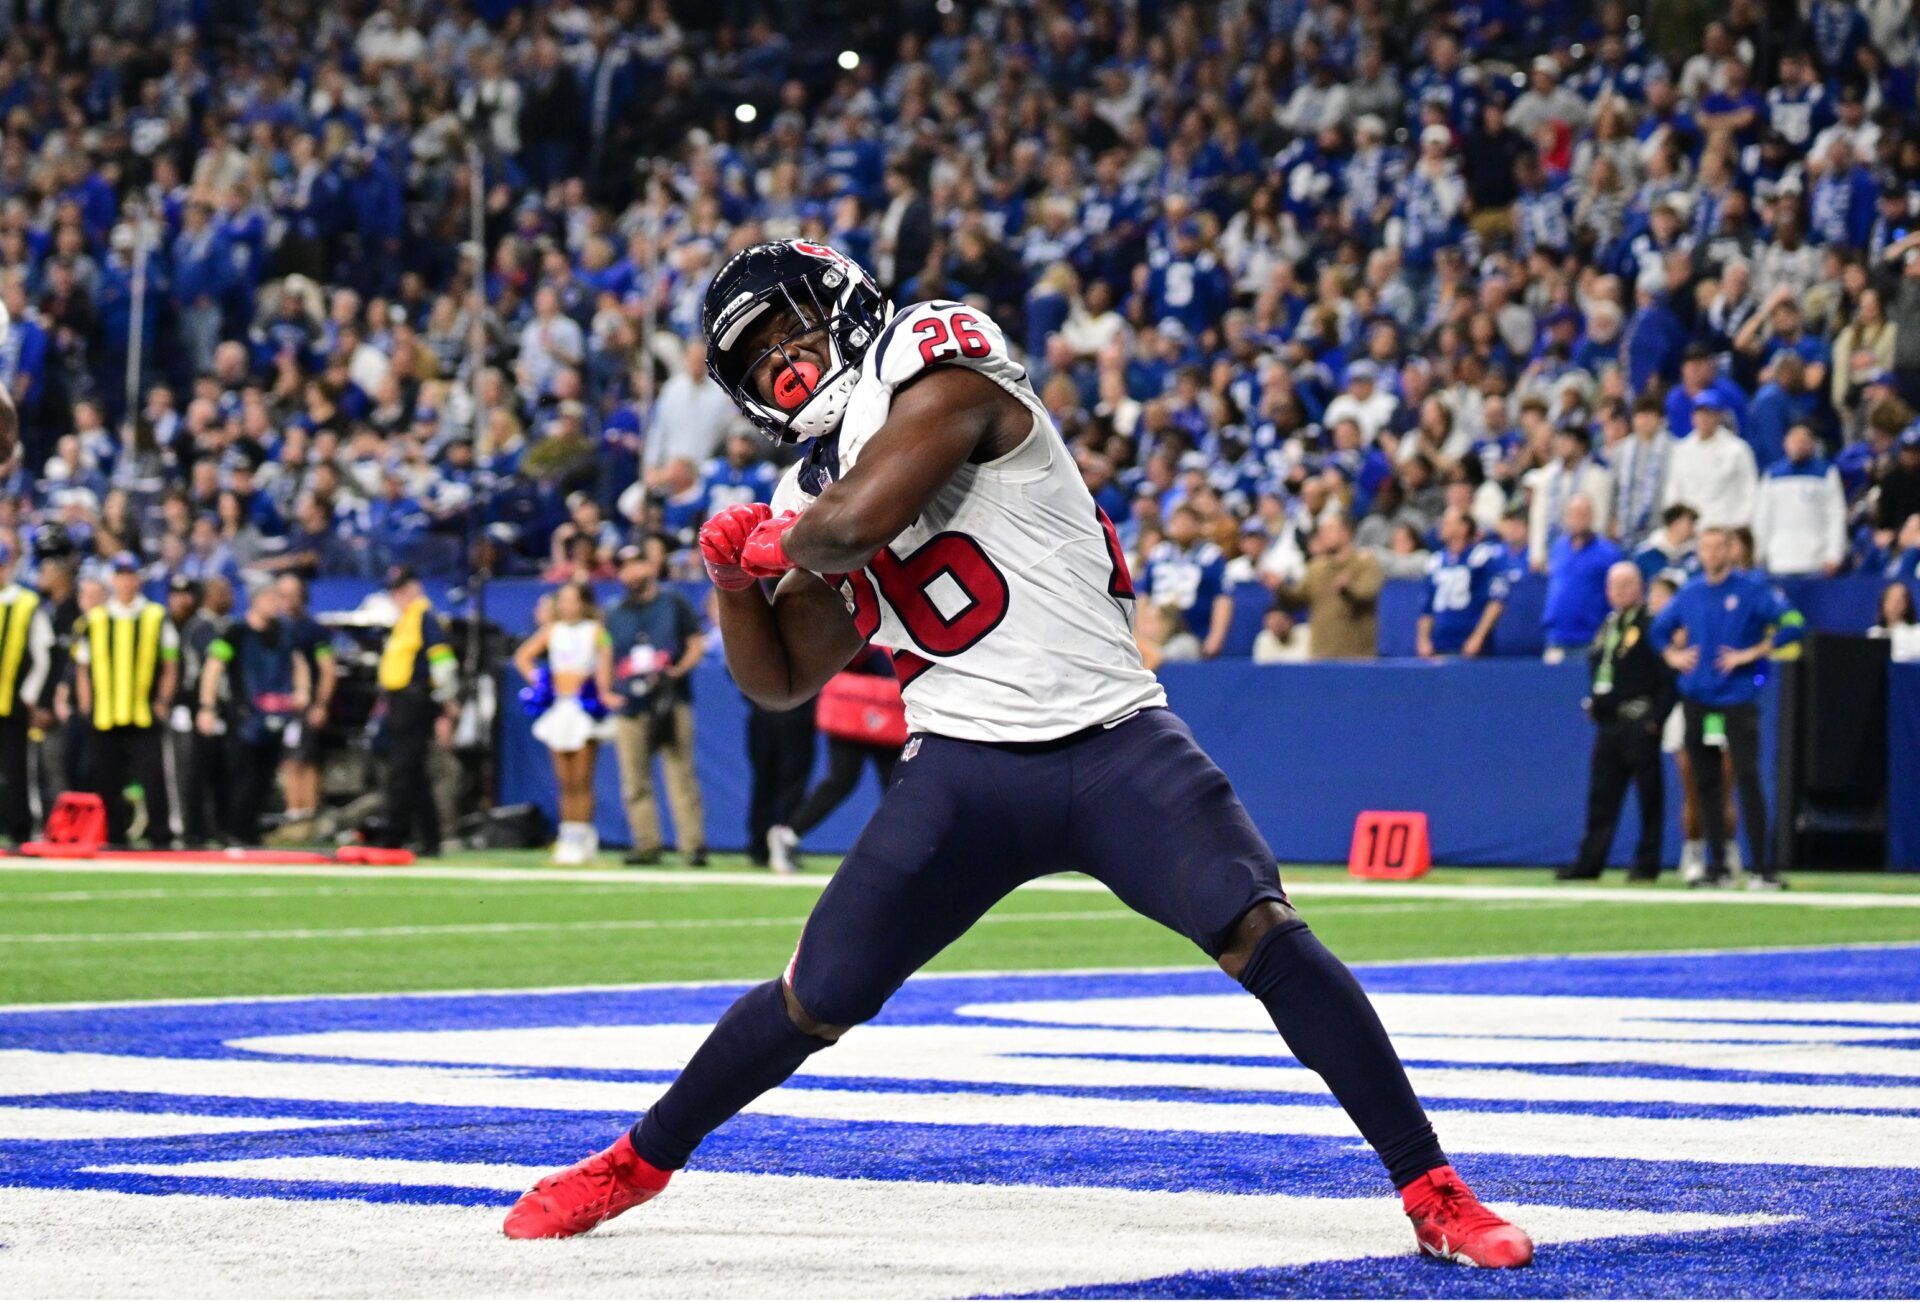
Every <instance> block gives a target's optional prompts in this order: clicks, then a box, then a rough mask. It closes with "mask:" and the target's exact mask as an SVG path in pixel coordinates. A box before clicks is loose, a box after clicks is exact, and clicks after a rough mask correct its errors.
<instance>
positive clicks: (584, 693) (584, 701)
mask: <svg viewBox="0 0 1920 1302" xmlns="http://www.w3.org/2000/svg"><path fill="white" fill-rule="evenodd" d="M580 708H581V709H582V710H584V711H585V712H586V716H587V717H588V718H589V719H592V720H593V721H594V722H595V723H598V722H600V720H602V719H604V718H606V717H607V703H606V702H605V701H603V700H601V699H600V689H599V687H598V686H596V685H595V684H594V681H593V680H592V679H591V678H589V679H588V680H587V681H586V684H585V685H584V686H583V687H581V689H580Z"/></svg>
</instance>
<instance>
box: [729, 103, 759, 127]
mask: <svg viewBox="0 0 1920 1302" xmlns="http://www.w3.org/2000/svg"><path fill="white" fill-rule="evenodd" d="M759 116H760V110H759V109H757V108H755V107H754V106H753V105H751V104H742V105H741V106H740V107H739V108H737V109H735V110H734V111H733V120H734V121H735V122H742V123H744V122H751V121H753V120H754V119H755V118H757V117H759Z"/></svg>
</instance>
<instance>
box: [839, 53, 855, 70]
mask: <svg viewBox="0 0 1920 1302" xmlns="http://www.w3.org/2000/svg"><path fill="white" fill-rule="evenodd" d="M859 66H860V52H859V51H858V50H842V51H840V71H842V72H852V71H853V70H854V69H855V68H857V67H859Z"/></svg>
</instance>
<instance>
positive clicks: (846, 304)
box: [701, 240, 893, 443]
mask: <svg viewBox="0 0 1920 1302" xmlns="http://www.w3.org/2000/svg"><path fill="white" fill-rule="evenodd" d="M770 312H776V313H780V314H782V315H784V316H786V317H787V318H788V320H787V322H786V323H785V324H784V325H783V327H782V329H781V330H780V331H779V332H777V333H776V334H775V335H774V336H773V338H772V339H771V340H767V339H765V338H764V333H763V332H760V331H755V330H754V328H753V327H754V325H755V324H756V323H757V322H760V321H762V320H763V319H764V318H766V317H767V314H768V313H770ZM892 315H893V306H892V304H890V303H888V302H887V300H886V299H885V298H884V297H883V296H882V295H881V293H880V290H879V288H878V287H877V286H876V285H875V284H874V283H873V278H872V277H870V276H869V275H867V273H866V272H865V271H863V270H862V269H861V268H860V267H859V265H858V264H856V263H855V262H854V261H853V259H851V258H849V257H847V256H846V255H845V254H842V253H840V252H838V251H837V250H834V249H830V248H828V247H827V246H825V245H824V244H813V243H809V242H808V241H806V240H776V241H772V242H769V243H765V244H755V245H752V246H751V247H748V248H745V249H742V250H741V251H740V252H738V253H736V254H734V255H733V257H731V258H729V259H728V260H727V263H726V265H725V266H723V267H721V268H720V271H719V274H718V275H716V276H715V277H714V278H713V283H712V284H711V285H709V286H708V287H707V299H706V304H705V306H704V308H703V309H702V312H701V326H702V328H703V329H704V330H705V332H706V336H707V371H708V373H709V374H711V375H712V376H713V379H714V382H715V383H716V384H718V385H719V386H720V387H721V388H723V389H725V390H726V391H727V396H728V397H730V398H732V399H733V401H734V403H735V404H736V405H737V406H738V407H739V408H740V410H741V411H743V412H745V413H746V416H747V419H748V420H750V421H752V422H753V423H754V425H755V427H756V428H758V429H759V430H760V432H761V433H763V434H765V435H767V436H768V437H769V438H773V439H777V440H779V441H781V442H783V443H798V442H800V441H802V440H805V439H810V438H814V437H817V436H818V435H821V434H831V433H832V432H833V431H834V430H836V429H838V428H839V426H840V421H841V418H842V417H844V416H845V415H846V414H847V403H848V401H849V400H850V399H851V398H852V397H853V386H854V382H855V381H856V380H857V379H858V378H859V371H860V361H861V359H862V358H864V357H865V356H866V354H867V350H868V349H869V348H871V347H873V342H874V340H876V339H878V338H879V337H880V331H881V328H882V327H884V326H885V325H886V323H887V318H888V317H890V316H892ZM814 335H817V336H819V339H818V342H817V343H816V342H813V341H811V340H809V350H810V351H812V352H815V353H823V354H825V355H826V357H827V358H828V365H827V369H826V371H825V372H824V373H822V372H821V371H820V368H819V367H817V366H815V365H814V364H813V363H812V362H810V361H807V360H804V359H801V358H796V357H794V356H792V355H791V354H790V353H789V351H788V350H789V349H790V348H791V347H792V346H793V345H794V344H796V343H799V342H800V341H801V340H807V339H809V336H814ZM749 336H751V337H752V339H753V340H754V342H753V343H752V344H749ZM775 355H777V356H778V357H779V358H780V360H781V361H782V362H783V363H784V364H783V365H782V366H780V367H779V369H778V370H777V371H776V372H775V375H774V382H773V394H772V395H771V396H772V398H773V405H769V404H768V403H766V402H763V401H761V399H760V395H758V394H756V393H755V392H754V391H753V389H752V388H751V386H750V379H751V377H752V375H753V373H754V371H755V369H757V368H758V367H759V366H760V364H761V363H762V362H764V361H765V360H766V359H767V358H768V357H770V356H775Z"/></svg>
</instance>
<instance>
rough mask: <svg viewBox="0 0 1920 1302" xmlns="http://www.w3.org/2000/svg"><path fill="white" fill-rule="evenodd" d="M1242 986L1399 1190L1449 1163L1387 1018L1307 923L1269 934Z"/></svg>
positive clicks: (1243, 975) (1242, 977)
mask: <svg viewBox="0 0 1920 1302" xmlns="http://www.w3.org/2000/svg"><path fill="white" fill-rule="evenodd" d="M1240 984H1241V985H1243V986H1245V987H1246V988H1247V991H1248V993H1250V994H1252V995H1253V997H1254V998H1256V999H1258V1000H1259V1001H1260V1002H1261V1003H1262V1004H1263V1005H1265V1007H1266V1010H1267V1014H1268V1016H1270V1017H1272V1018H1273V1024H1274V1026H1275V1027H1276V1028H1278V1029H1279V1031H1280V1038H1281V1039H1283V1040H1285V1041H1286V1042H1287V1048H1288V1049H1290V1050H1291V1051H1292V1052H1293V1056H1294V1057H1295V1058H1297V1059H1299V1060H1300V1063H1301V1065H1302V1066H1304V1067H1306V1068H1308V1069H1309V1070H1311V1071H1313V1072H1316V1073H1317V1074H1318V1075H1319V1076H1320V1078H1321V1079H1322V1080H1324V1081H1326V1083H1327V1088H1329V1089H1330V1090H1332V1091H1333V1096H1334V1098H1336V1099H1338V1100H1339V1101H1340V1106H1341V1107H1343V1108H1345V1109H1346V1110H1347V1115H1348V1116H1349V1117H1352V1118H1353V1123H1354V1125H1356V1126H1358V1127H1359V1128H1360V1133H1361V1134H1362V1135H1363V1136H1365V1138H1366V1141H1367V1142H1368V1143H1369V1144H1371V1145H1373V1151H1374V1152H1375V1153H1377V1154H1379V1156H1380V1161H1381V1162H1382V1163H1383V1164H1384V1165H1385V1166H1386V1168H1387V1174H1388V1175H1389V1176H1390V1177H1391V1178H1392V1179H1393V1184H1394V1187H1395V1188H1401V1187H1403V1186H1405V1185H1407V1184H1409V1183H1411V1182H1412V1181H1414V1180H1417V1179H1419V1178H1420V1177H1421V1176H1422V1175H1425V1174H1426V1173H1427V1172H1428V1171H1431V1170H1432V1169H1433V1168H1434V1167H1436V1166H1444V1165H1445V1164H1446V1160H1447V1155H1446V1154H1445V1153H1444V1152H1442V1151H1441V1149H1440V1141H1439V1140H1438V1139H1437V1138H1435V1137H1434V1133H1433V1125H1432V1123H1431V1122H1429V1121H1428V1120H1427V1114H1426V1110H1425V1109H1424V1108H1422V1107H1421V1106H1420V1100H1419V1099H1418V1098H1416V1097H1414V1093H1413V1086H1412V1085H1411V1084H1410V1083H1409V1082H1408V1080H1407V1073H1406V1069H1405V1068H1404V1067H1402V1066H1401V1065H1400V1055H1399V1054H1397V1053H1395V1052H1394V1049H1393V1043H1392V1041H1390V1040H1389V1039H1388V1038H1387V1030H1386V1028H1385V1027H1384V1026H1382V1025H1381V1024H1380V1016H1379V1014H1378V1013H1376V1012H1374V1010H1373V1004H1372V1003H1370V1002H1369V1001H1368V999H1367V995H1366V992H1365V991H1364V990H1362V989H1361V988H1360V983H1359V982H1358V981H1356V980H1354V977H1353V973H1351V972H1349V971H1348V970H1347V965H1346V964H1344V963H1342V962H1341V961H1340V960H1339V959H1337V958H1335V957H1334V956H1333V954H1332V952H1331V951H1329V950H1328V949H1327V947H1326V946H1325V945H1322V944H1321V943H1320V939H1319V937H1317V936H1315V935H1314V934H1313V932H1312V931H1311V930H1310V929H1309V928H1308V927H1307V924H1306V923H1304V922H1298V923H1292V924H1288V925H1286V926H1282V927H1277V928H1275V929H1274V930H1272V931H1270V932H1268V933H1267V934H1266V935H1265V936H1262V937H1261V938H1260V942H1259V944H1257V945H1256V946H1255V947H1254V951H1253V956H1252V957H1251V958H1249V959H1248V960H1247V966H1246V968H1245V969H1244V970H1243V971H1242V972H1241V973H1240Z"/></svg>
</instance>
